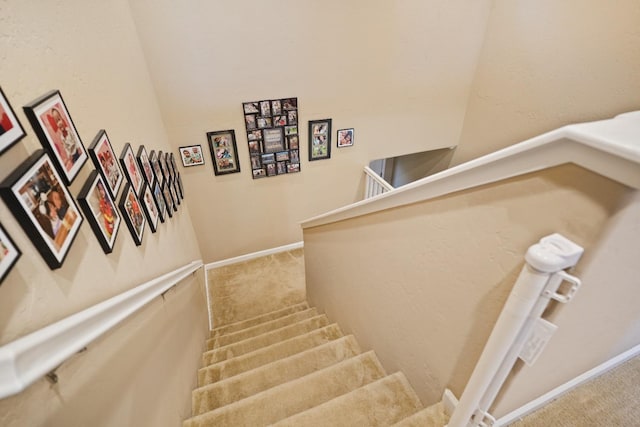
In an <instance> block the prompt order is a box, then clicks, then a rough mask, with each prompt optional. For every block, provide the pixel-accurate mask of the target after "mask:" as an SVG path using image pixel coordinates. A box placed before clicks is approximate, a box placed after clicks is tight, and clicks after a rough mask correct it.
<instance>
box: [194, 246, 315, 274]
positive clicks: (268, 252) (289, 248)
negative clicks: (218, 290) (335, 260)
mask: <svg viewBox="0 0 640 427" xmlns="http://www.w3.org/2000/svg"><path fill="white" fill-rule="evenodd" d="M302 247H304V242H297V243H291V244H289V245H284V246H278V247H276V248H271V249H265V250H263V251H258V252H252V253H250V254H245V255H240V256H237V257H233V258H227V259H223V260H222V261H214V262H211V263H209V264H205V266H204V269H205V270H211V269H214V268H218V267H223V266H225V265H230V264H236V263H238V262H243V261H249V260H252V259H255V258H260V257H263V256H267V255H273V254H277V253H279V252H286V251H292V250H294V249H300V248H302Z"/></svg>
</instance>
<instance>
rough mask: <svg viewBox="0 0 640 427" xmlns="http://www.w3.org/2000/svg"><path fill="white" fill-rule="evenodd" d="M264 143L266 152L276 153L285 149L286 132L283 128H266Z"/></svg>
mask: <svg viewBox="0 0 640 427" xmlns="http://www.w3.org/2000/svg"><path fill="white" fill-rule="evenodd" d="M262 132H263V135H264V136H263V140H262V144H263V147H264V152H265V153H275V152H276V151H283V150H284V149H285V145H284V134H283V133H282V129H281V128H272V129H264V130H263V131H262Z"/></svg>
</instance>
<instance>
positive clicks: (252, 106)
mask: <svg viewBox="0 0 640 427" xmlns="http://www.w3.org/2000/svg"><path fill="white" fill-rule="evenodd" d="M242 108H243V109H244V113H245V114H254V113H259V112H260V107H259V106H258V103H257V102H245V103H243V104H242Z"/></svg>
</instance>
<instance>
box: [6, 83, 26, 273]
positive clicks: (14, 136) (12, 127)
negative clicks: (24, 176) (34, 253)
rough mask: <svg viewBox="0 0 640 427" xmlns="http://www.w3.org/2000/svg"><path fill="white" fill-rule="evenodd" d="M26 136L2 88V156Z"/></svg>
mask: <svg viewBox="0 0 640 427" xmlns="http://www.w3.org/2000/svg"><path fill="white" fill-rule="evenodd" d="M25 135H26V132H25V131H24V129H23V128H22V125H21V124H20V120H18V118H17V117H16V114H15V113H14V112H13V108H11V104H9V101H8V100H7V97H6V96H5V95H4V92H3V91H2V88H0V154H2V153H4V151H5V150H7V149H8V148H9V147H11V146H12V145H13V144H15V143H16V142H18V141H20V140H21V139H22V138H24V136H25ZM1 251H2V248H0V252H1ZM0 255H1V253H0ZM0 263H1V261H0ZM0 265H1V264H0ZM9 268H11V267H9ZM1 277H2V268H1V267H0V280H2V279H1Z"/></svg>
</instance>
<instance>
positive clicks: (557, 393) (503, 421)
mask: <svg viewBox="0 0 640 427" xmlns="http://www.w3.org/2000/svg"><path fill="white" fill-rule="evenodd" d="M638 355H640V344H639V345H637V346H635V347H633V348H631V349H630V350H627V351H625V352H624V353H622V354H619V355H618V356H616V357H614V358H612V359H609V360H607V361H606V362H604V363H602V364H600V365H598V366H596V367H595V368H593V369H591V370H589V371H587V372H585V373H583V374H582V375H579V376H577V377H575V378H574V379H572V380H570V381H567V382H566V383H564V384H562V385H560V386H558V387H556V388H554V389H553V390H551V391H549V392H548V393H545V394H543V395H542V396H540V397H538V398H537V399H534V400H532V401H531V402H529V403H527V404H526V405H524V406H521V407H520V408H518V409H516V410H515V411H512V412H510V413H508V414H507V415H505V416H503V417H502V418H500V419H498V420H496V422H495V424H494V426H496V427H501V426H508V425H509V424H511V423H513V422H515V421H518V420H519V419H521V418H523V417H525V416H526V415H528V414H530V413H532V412H534V411H536V410H538V409H540V408H542V407H543V406H545V405H547V404H548V403H550V402H551V401H553V400H556V399H558V398H559V397H561V396H562V395H563V394H565V393H567V392H569V391H571V390H573V389H574V388H576V387H578V386H580V385H582V384H584V383H586V382H587V381H590V380H592V379H594V378H596V377H598V376H600V375H602V374H604V373H606V372H607V371H609V370H611V369H613V368H615V367H617V366H619V365H621V364H623V363H624V362H626V361H628V360H630V359H632V358H634V357H636V356H638Z"/></svg>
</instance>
